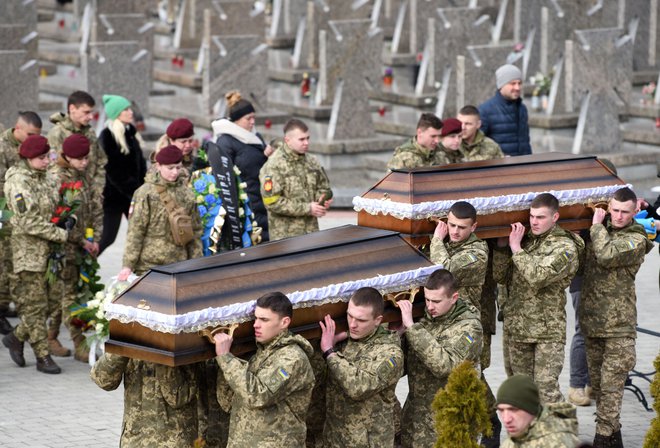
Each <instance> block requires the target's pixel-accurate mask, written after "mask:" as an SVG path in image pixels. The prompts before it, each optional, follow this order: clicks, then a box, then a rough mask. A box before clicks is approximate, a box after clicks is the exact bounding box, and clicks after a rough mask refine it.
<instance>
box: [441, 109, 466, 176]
mask: <svg viewBox="0 0 660 448" xmlns="http://www.w3.org/2000/svg"><path fill="white" fill-rule="evenodd" d="M461 131H462V124H461V122H460V121H458V120H457V119H456V118H447V119H446V120H445V121H444V122H443V123H442V130H441V131H440V143H439V144H438V149H437V150H436V152H437V153H438V158H439V159H440V162H441V163H440V165H449V164H450V163H460V162H465V156H463V153H462V152H461Z"/></svg>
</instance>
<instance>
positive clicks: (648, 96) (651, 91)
mask: <svg viewBox="0 0 660 448" xmlns="http://www.w3.org/2000/svg"><path fill="white" fill-rule="evenodd" d="M655 89H656V84H655V83H654V82H653V81H651V82H650V83H648V84H645V85H644V87H642V94H643V95H644V99H643V100H642V102H644V103H652V102H653V101H654V100H655Z"/></svg>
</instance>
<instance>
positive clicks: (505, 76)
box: [495, 64, 522, 90]
mask: <svg viewBox="0 0 660 448" xmlns="http://www.w3.org/2000/svg"><path fill="white" fill-rule="evenodd" d="M516 79H520V80H522V72H521V71H520V69H519V68H518V67H516V66H515V65H511V64H505V65H503V66H501V67H500V68H498V69H497V70H496V71H495V84H496V85H497V90H499V89H501V88H502V87H504V86H505V85H507V84H509V83H510V82H511V81H515V80H516Z"/></svg>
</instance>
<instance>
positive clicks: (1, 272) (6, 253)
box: [0, 239, 16, 316]
mask: <svg viewBox="0 0 660 448" xmlns="http://www.w3.org/2000/svg"><path fill="white" fill-rule="evenodd" d="M15 287H16V275H15V274H14V266H13V263H12V262H11V247H10V246H9V239H5V240H4V241H3V242H0V316H4V315H5V314H6V313H7V311H9V304H10V303H11V301H12V300H13V297H14V291H13V290H14V288H15Z"/></svg>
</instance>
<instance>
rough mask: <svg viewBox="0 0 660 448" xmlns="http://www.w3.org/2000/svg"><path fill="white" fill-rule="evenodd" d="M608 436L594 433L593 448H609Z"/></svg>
mask: <svg viewBox="0 0 660 448" xmlns="http://www.w3.org/2000/svg"><path fill="white" fill-rule="evenodd" d="M611 447H612V445H611V444H610V436H604V435H602V434H598V433H596V437H594V448H611Z"/></svg>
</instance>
